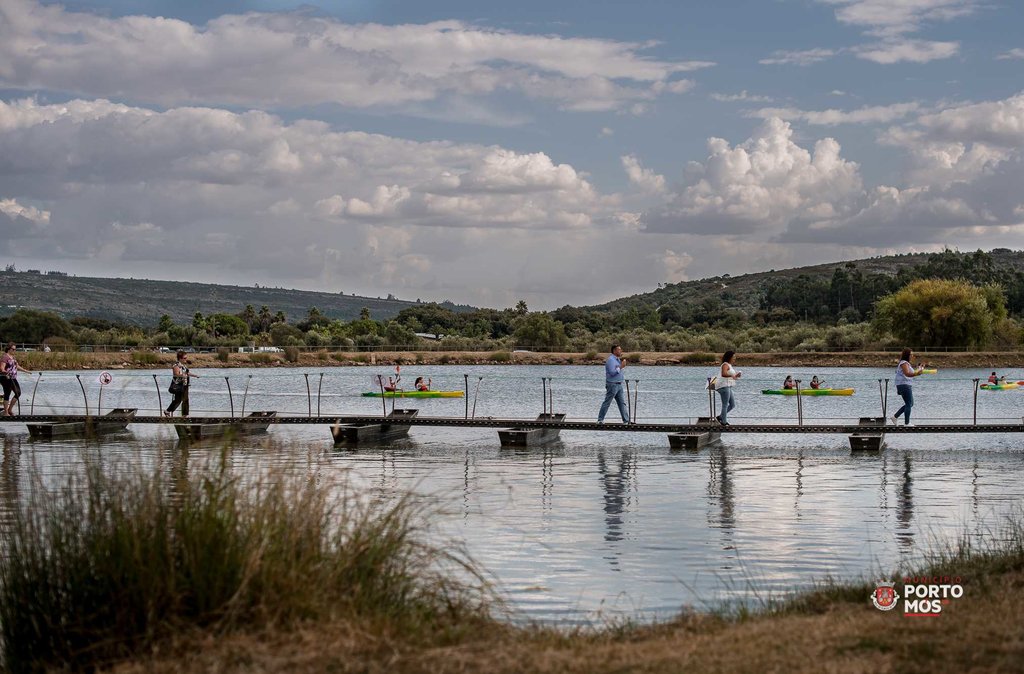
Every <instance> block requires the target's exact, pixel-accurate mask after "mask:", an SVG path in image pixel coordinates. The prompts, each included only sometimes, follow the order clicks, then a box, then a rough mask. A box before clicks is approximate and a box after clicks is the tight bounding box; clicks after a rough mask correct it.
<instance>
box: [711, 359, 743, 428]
mask: <svg viewBox="0 0 1024 674" xmlns="http://www.w3.org/2000/svg"><path fill="white" fill-rule="evenodd" d="M734 360H736V352H735V351H726V352H725V353H724V354H723V355H722V368H721V370H719V372H718V381H717V382H715V390H716V391H718V395H719V396H720V397H721V398H722V411H721V412H720V413H719V415H718V416H717V417H715V418H716V419H718V423H720V424H722V425H723V426H728V425H729V411H730V410H732V409H733V408H735V407H736V399H735V398H734V397H733V390H732V389H733V387H734V386H736V380H737V379H739V378H740V376H741V375H742V374H743V373H742V372H740V371H739V370H737V369H736V368H734V367H733V366H732V363H733V361H734Z"/></svg>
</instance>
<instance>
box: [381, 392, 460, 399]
mask: <svg viewBox="0 0 1024 674" xmlns="http://www.w3.org/2000/svg"><path fill="white" fill-rule="evenodd" d="M464 395H465V393H464V392H462V391H384V393H381V392H380V391H367V392H366V393H364V394H363V397H364V398H382V397H383V398H461V397H463V396H464Z"/></svg>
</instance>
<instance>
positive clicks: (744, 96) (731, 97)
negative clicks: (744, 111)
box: [711, 89, 773, 103]
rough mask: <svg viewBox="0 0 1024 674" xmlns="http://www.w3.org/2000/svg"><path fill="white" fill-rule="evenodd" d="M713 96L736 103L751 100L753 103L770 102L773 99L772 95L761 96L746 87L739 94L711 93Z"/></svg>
mask: <svg viewBox="0 0 1024 674" xmlns="http://www.w3.org/2000/svg"><path fill="white" fill-rule="evenodd" d="M711 98H712V99H714V100H716V101H720V102H722V103H734V102H736V101H749V102H751V103H770V102H771V101H772V100H773V99H772V97H771V96H759V95H756V94H748V93H747V90H746V89H744V90H743V91H741V92H740V93H738V94H711Z"/></svg>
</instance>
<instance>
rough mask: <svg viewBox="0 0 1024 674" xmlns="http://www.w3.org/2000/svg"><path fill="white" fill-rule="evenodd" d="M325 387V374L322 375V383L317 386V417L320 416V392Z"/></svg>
mask: <svg viewBox="0 0 1024 674" xmlns="http://www.w3.org/2000/svg"><path fill="white" fill-rule="evenodd" d="M323 387H324V373H323V372H321V373H320V383H319V384H317V385H316V415H317V416H318V417H319V416H320V391H321V390H322V389H323Z"/></svg>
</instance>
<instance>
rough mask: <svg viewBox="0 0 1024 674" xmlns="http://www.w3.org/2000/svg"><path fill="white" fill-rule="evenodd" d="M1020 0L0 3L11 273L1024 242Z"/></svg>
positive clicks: (379, 278)
mask: <svg viewBox="0 0 1024 674" xmlns="http://www.w3.org/2000/svg"><path fill="white" fill-rule="evenodd" d="M1022 26H1024V3H1022V2H1019V1H1018V0H720V1H718V2H715V3H710V2H703V1H702V2H685V1H681V0H675V1H670V0H633V1H632V2H628V3H623V2H604V1H597V0H588V1H586V2H584V1H583V0H566V1H559V0H546V1H544V2H541V1H538V0H520V1H518V2H516V3H507V2H502V3H498V2H487V1H481V0H475V1H473V2H470V1H469V0H432V1H431V2H421V1H419V0H416V1H413V0H404V1H399V0H335V1H330V2H320V3H313V4H296V3H292V2H287V1H284V0H260V1H256V2H247V1H243V0H230V1H227V0H202V1H199V0H186V1H183V0H175V1H171V0H139V1H136V2H128V1H127V0H71V1H68V2H65V3H63V4H57V3H52V2H39V1H37V0H0V252H2V253H3V258H4V260H5V264H14V265H15V266H16V267H17V268H18V269H25V268H38V269H43V270H50V269H56V270H62V271H66V272H70V273H73V274H79V275H92V276H134V277H137V278H139V277H141V278H160V279H172V280H190V281H203V282H217V283H237V284H240V285H252V284H256V283H258V284H260V285H268V286H280V287H286V288H302V289H310V290H323V291H328V292H344V293H355V294H360V295H370V296H384V295H387V294H389V293H390V294H393V295H395V296H397V297H399V298H403V299H422V300H424V301H427V300H451V301H454V302H458V303H466V304H473V305H478V306H490V307H497V308H502V307H508V306H513V305H515V303H516V302H517V301H518V300H520V299H522V300H526V302H527V303H528V305H529V306H530V308H531V309H551V308H555V307H558V306H562V305H564V304H575V305H583V304H593V303H598V302H602V301H607V300H610V299H614V298H617V297H621V296H627V295H632V294H634V293H638V292H644V291H648V290H651V289H653V288H655V287H657V286H658V284H661V283H674V282H678V281H683V280H688V279H696V278H703V277H708V276H717V275H721V274H732V275H736V274H740V273H745V272H752V271H762V270H767V269H781V268H786V267H794V266H801V265H805V264H817V263H821V262H830V261H838V260H844V259H851V258H859V257H868V256H873V255H884V254H890V253H903V252H920V251H932V250H940V249H942V248H943V247H951V248H959V249H961V250H974V249H977V248H984V249H989V248H993V247H1007V248H1024V36H1022V32H1021V30H1020V29H1021V27H1022Z"/></svg>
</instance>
